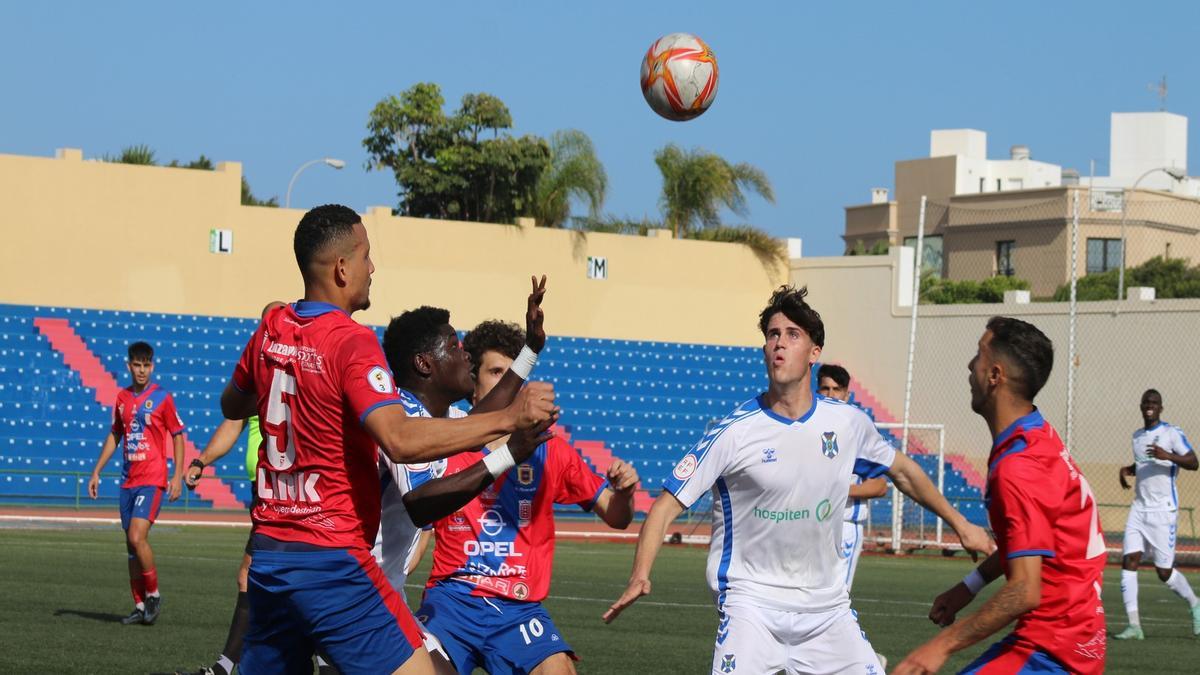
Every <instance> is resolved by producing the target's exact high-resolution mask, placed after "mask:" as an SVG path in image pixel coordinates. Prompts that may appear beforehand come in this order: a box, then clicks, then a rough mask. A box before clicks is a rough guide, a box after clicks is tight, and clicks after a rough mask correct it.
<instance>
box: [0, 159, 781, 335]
mask: <svg viewBox="0 0 1200 675" xmlns="http://www.w3.org/2000/svg"><path fill="white" fill-rule="evenodd" d="M0 184H3V185H4V186H5V189H4V191H3V192H0V213H2V214H3V219H4V222H5V227H4V231H5V237H6V242H5V244H6V245H5V246H4V249H3V252H0V289H3V290H0V302H9V303H17V304H51V305H64V306H70V307H88V308H97V309H123V310H138V311H155V312H180V313H192V314H213V315H222V316H243V317H252V316H257V314H258V312H259V311H260V310H261V308H262V306H263V305H264V304H265V303H266V302H268V301H270V300H275V299H283V300H288V299H294V298H297V297H299V296H300V295H301V293H302V290H303V289H302V287H301V285H300V277H299V274H298V273H297V271H296V264H295V259H294V258H293V256H292V232H293V230H294V228H295V225H296V223H297V222H298V221H299V219H300V217H301V216H302V215H303V211H302V210H299V209H276V208H264V207H247V206H242V205H241V203H240V195H241V165H240V164H238V163H236V162H223V163H221V164H219V165H218V166H217V169H216V170H215V171H200V170H191V169H178V168H167V167H153V166H134V165H126V164H113V163H106V162H97V161H84V159H83V155H82V152H81V151H80V150H76V149H64V150H60V151H58V153H57V156H56V157H55V158H42V157H28V156H16V155H0ZM363 222H364V224H365V225H366V227H367V230H368V232H369V234H370V236H371V241H372V257H373V259H374V262H375V265H376V273H375V277H374V283H373V286H372V301H373V303H374V304H373V306H372V308H371V309H370V310H368V311H366V312H364V313H362V314H360V315H358V318H359V319H360V320H361V321H363V322H365V323H371V324H383V323H386V322H387V320H388V318H389V317H390V316H392V315H394V314H398V313H400V312H401V311H403V310H405V309H409V308H412V307H414V306H416V305H419V304H432V305H440V306H444V307H447V308H449V309H451V310H452V311H453V321H454V323H455V324H456V326H457V327H458V328H469V327H470V326H472V325H474V324H475V323H476V322H478V321H480V320H482V319H485V318H493V317H499V318H505V319H509V320H520V319H521V317H522V316H523V315H524V305H525V296H526V295H527V294H528V292H529V276H530V275H531V274H543V273H544V274H547V275H549V277H550V280H551V286H550V289H551V290H550V295H549V296H548V297H547V300H546V304H547V312H548V313H550V322H549V325H548V326H547V327H548V328H549V329H550V330H552V331H554V332H555V333H557V334H560V335H573V336H578V337H603V338H620V339H641V340H664V341H674V342H694V343H695V342H700V343H710V344H725V345H753V344H760V340H761V338H760V336H759V335H758V334H757V329H756V327H755V315H756V314H757V312H758V311H759V310H760V309H761V307H762V305H763V303H764V302H765V301H766V298H767V297H768V296H769V295H770V293H771V290H772V289H773V288H774V287H776V286H777V285H779V284H780V283H782V282H783V281H784V279H785V278H786V270H784V269H768V268H767V267H765V266H764V264H763V263H762V262H760V261H759V259H758V258H757V257H756V256H755V255H754V254H753V253H752V252H751V251H750V250H749V249H747V248H746V247H744V246H742V245H738V244H721V243H711V242H700V241H690V240H675V239H672V238H671V237H670V233H669V232H654V233H652V236H648V237H636V236H624V235H615V234H602V233H592V234H583V233H579V232H574V231H568V230H555V229H546V228H535V227H529V226H528V225H529V223H526V225H527V226H518V225H494V224H484V223H465V222H456V221H439V220H426V219H416V218H400V217H394V216H392V215H391V210H390V209H389V208H387V207H372V208H369V209H368V210H367V213H365V214H364V216H363ZM213 229H226V230H230V231H232V233H233V250H232V253H230V254H214V253H210V252H209V236H210V231H211V230H213ZM589 256H595V257H602V258H605V260H606V264H607V267H606V271H607V278H606V279H603V280H600V279H592V278H588V274H587V271H588V258H589ZM551 312H552V313H551Z"/></svg>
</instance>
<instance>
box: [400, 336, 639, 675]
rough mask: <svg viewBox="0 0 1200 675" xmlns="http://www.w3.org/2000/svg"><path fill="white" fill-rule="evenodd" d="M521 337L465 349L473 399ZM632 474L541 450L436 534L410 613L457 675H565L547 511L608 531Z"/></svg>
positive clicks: (561, 445) (559, 445) (462, 461)
mask: <svg viewBox="0 0 1200 675" xmlns="http://www.w3.org/2000/svg"><path fill="white" fill-rule="evenodd" d="M523 342H524V338H523V336H522V335H521V330H520V328H518V327H517V326H515V325H512V324H506V323H503V322H498V321H490V322H484V323H483V324H480V325H479V326H477V327H476V328H475V329H474V330H472V331H471V332H470V333H468V334H467V337H466V340H465V341H464V346H465V347H466V349H467V351H468V352H470V353H471V356H472V362H473V364H474V366H476V367H477V368H478V371H477V374H476V384H475V395H474V400H476V401H478V400H480V399H481V398H483V397H484V396H486V395H487V393H488V392H489V391H490V390H491V389H492V387H493V386H495V384H496V383H497V382H498V381H499V379H500V378H501V377H503V376H504V374H505V373H506V372H507V371H508V369H509V367H510V366H511V365H512V363H513V360H514V359H515V358H517V357H518V356H519V352H520V349H521V345H522V343H523ZM488 452H489V450H488V449H487V448H485V449H484V450H483V451H481V452H464V453H461V454H459V455H455V456H453V457H450V458H449V459H447V460H446V469H445V475H447V476H451V475H454V474H455V473H458V472H460V471H464V470H466V469H468V468H469V467H471V466H472V465H473V464H475V463H476V462H478V461H479V460H480V458H481V457H484V456H485V455H487V453H488ZM637 483H638V476H637V472H636V471H635V470H634V469H633V467H632V466H630V465H629V464H627V463H625V462H623V461H621V460H620V459H614V461H613V463H612V465H611V466H610V467H608V470H607V472H606V476H600V475H597V474H596V473H595V472H594V471H593V470H592V469H591V467H589V466H588V465H587V463H586V462H584V460H583V458H582V457H580V455H579V453H578V452H576V451H575V450H574V448H572V447H571V446H570V445H569V444H567V443H566V442H565V441H563V440H562V439H560V438H557V437H556V438H552V439H550V440H549V441H548V442H546V443H545V444H543V445H541V446H539V447H538V448H537V449H536V450H535V451H534V453H533V456H532V457H530V458H529V459H528V460H526V461H524V462H521V463H520V464H519V465H517V466H516V467H514V468H513V469H511V470H509V471H508V472H507V473H506V474H505V475H504V476H502V477H501V478H499V479H497V480H496V481H495V482H494V483H492V485H490V486H489V487H488V489H487V490H485V491H484V492H483V493H482V494H480V495H479V496H478V497H476V498H475V499H473V500H472V501H471V502H470V503H468V504H467V505H466V506H464V507H462V508H461V509H459V510H458V511H457V512H455V513H453V514H452V515H450V516H449V517H447V518H443V519H441V520H439V521H437V522H436V523H435V525H434V530H435V539H436V542H437V543H436V546H435V548H434V559H433V569H432V571H431V572H430V575H429V582H428V584H427V586H426V589H425V597H424V600H423V601H422V603H421V607H420V609H418V610H417V615H418V617H419V618H420V619H421V620H422V621H423V622H424V624H425V627H426V629H428V630H429V631H430V632H431V633H433V634H434V635H435V636H437V638H438V639H439V640H440V641H441V643H442V646H443V647H444V649H445V650H446V652H447V653H448V654H449V656H450V658H451V660H452V661H453V662H454V666H455V668H456V669H457V670H458V672H459V673H471V672H472V671H473V670H474V669H475V668H477V667H482V668H483V669H484V670H487V671H488V672H492V673H531V672H534V671H535V670H536V671H537V672H539V673H543V674H549V673H571V672H574V665H573V664H572V663H571V660H570V658H569V656H573V655H574V654H573V651H572V650H571V646H570V645H569V644H568V643H567V641H566V639H564V637H563V636H562V635H561V633H560V632H559V630H558V628H557V627H556V626H555V625H554V621H553V620H552V619H551V618H550V615H549V614H548V613H547V612H546V610H545V608H544V607H543V606H542V604H541V601H542V600H543V599H544V598H545V597H546V595H547V593H548V592H549V590H550V574H551V571H552V567H553V562H554V514H553V506H554V504H573V505H578V506H579V507H581V508H583V509H584V510H585V511H594V512H595V513H596V514H598V515H599V516H600V517H601V519H603V520H604V522H605V523H607V524H608V525H609V526H611V527H614V528H618V529H624V528H626V527H628V525H629V523H630V522H631V521H632V519H633V493H634V489H635V488H636V487H637Z"/></svg>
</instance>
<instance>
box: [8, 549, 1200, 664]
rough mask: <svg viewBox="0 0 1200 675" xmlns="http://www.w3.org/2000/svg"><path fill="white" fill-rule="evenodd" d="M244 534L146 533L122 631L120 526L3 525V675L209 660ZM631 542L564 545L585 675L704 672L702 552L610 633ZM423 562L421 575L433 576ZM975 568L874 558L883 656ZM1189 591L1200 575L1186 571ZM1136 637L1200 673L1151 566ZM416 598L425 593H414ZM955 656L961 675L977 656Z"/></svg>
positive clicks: (567, 610) (666, 561)
mask: <svg viewBox="0 0 1200 675" xmlns="http://www.w3.org/2000/svg"><path fill="white" fill-rule="evenodd" d="M245 538H246V533H245V530H242V529H223V528H214V527H166V526H162V525H159V526H157V527H155V528H154V530H153V531H152V533H151V543H152V544H153V545H154V548H155V553H156V554H157V558H158V569H159V579H160V582H161V587H162V592H163V597H164V604H163V614H162V617H161V618H160V619H159V623H158V624H157V625H155V626H153V627H146V626H121V625H120V624H119V623H116V619H117V618H119V617H120V616H123V615H124V614H126V613H127V612H128V611H129V605H130V599H129V591H128V580H127V575H126V571H125V549H124V545H123V543H122V540H121V533H120V530H119V529H118V528H116V527H115V526H110V527H99V528H94V529H59V528H42V529H28V528H24V527H9V528H5V529H0V570H3V574H2V575H0V598H2V599H3V600H2V601H0V625H2V629H0V672H5V673H27V672H29V673H31V672H41V673H139V672H140V673H148V672H157V671H171V670H173V669H175V668H181V667H189V668H195V667H197V666H199V665H200V664H202V663H210V662H211V661H212V660H213V659H214V658H215V656H216V654H217V651H218V650H219V649H220V648H221V646H222V645H223V644H224V641H225V632H226V629H227V627H228V622H229V617H230V613H231V611H232V608H233V601H234V599H235V597H234V592H235V587H234V574H235V572H236V570H237V565H238V561H239V559H240V557H241V551H242V547H243V546H244V545H245ZM632 556H633V546H632V544H612V543H577V542H560V543H559V546H558V554H557V559H556V564H555V578H554V583H553V587H552V589H551V597H550V598H549V599H548V600H547V602H546V604H547V606H548V608H549V611H550V614H551V616H553V617H554V619H555V622H556V623H557V624H558V627H559V629H560V630H561V631H562V633H563V635H564V636H565V637H566V639H567V640H568V641H570V643H571V644H572V645H573V646H574V647H575V648H576V649H577V650H578V651H579V653H580V655H581V656H582V657H583V661H582V662H581V663H580V664H579V666H578V668H579V671H580V672H581V673H705V672H708V667H709V663H710V659H711V654H712V642H713V637H714V635H715V630H716V618H715V612H714V610H713V607H712V603H711V600H710V597H709V594H708V591H707V589H706V587H705V584H704V559H705V550H704V549H702V548H690V547H689V548H683V547H666V548H664V549H663V552H662V554H661V556H660V557H659V560H658V564H657V565H656V567H655V574H654V578H653V581H654V592H653V594H652V595H651V596H649V597H647V598H643V599H642V600H641V601H640V602H639V603H638V604H637V605H635V606H634V607H633V608H632V609H630V610H629V611H627V612H626V613H625V614H624V615H623V616H622V617H621V618H620V619H619V620H618V621H617V622H616V623H614V624H613V625H611V626H605V625H604V624H602V623H601V621H600V615H601V613H602V612H603V611H604V609H605V608H606V607H607V606H608V605H609V603H611V602H612V601H613V600H614V599H615V598H616V597H617V596H618V595H619V594H620V592H621V590H622V589H623V588H624V583H625V579H626V578H627V577H628V574H629V567H630V563H631V562H632ZM427 569H428V562H426V565H425V566H423V567H422V569H421V570H418V572H417V574H416V575H415V577H414V578H415V579H417V580H424V578H425V572H426V570H427ZM967 569H968V564H967V562H965V560H964V559H963V558H962V557H961V556H959V557H958V558H956V559H950V560H948V559H942V558H940V557H924V556H921V557H910V558H885V557H876V556H865V557H864V558H863V560H862V562H861V563H860V565H859V570H858V576H857V579H856V582H855V587H854V593H853V604H854V607H855V609H857V610H858V612H859V618H860V621H861V623H862V626H863V629H864V630H865V631H866V632H867V635H868V636H869V637H870V639H871V642H872V643H873V644H874V646H875V649H876V650H877V651H879V652H882V653H883V654H884V655H886V656H887V657H888V659H889V660H890V661H891V663H892V664H895V663H897V662H898V661H899V659H901V658H902V657H903V656H904V654H906V653H907V652H908V651H909V650H910V649H911V648H913V647H915V646H916V645H917V644H919V643H921V642H922V641H924V640H926V639H928V638H929V637H930V636H931V635H933V633H934V631H935V627H934V626H933V625H932V624H930V623H929V621H928V620H927V619H926V618H925V614H926V612H927V611H928V603H929V602H930V600H932V598H933V596H934V595H935V594H936V593H938V592H940V591H941V590H943V589H944V588H945V587H948V585H949V584H950V583H952V582H953V581H954V580H956V579H959V578H961V577H962V575H963V574H964V573H965V572H966V570H967ZM1118 576H1119V573H1118V571H1117V569H1116V568H1109V570H1108V571H1107V572H1106V574H1105V587H1104V599H1105V608H1106V609H1107V611H1108V616H1109V627H1110V629H1120V628H1121V627H1123V626H1124V620H1125V613H1124V610H1123V609H1122V607H1121V596H1120V590H1119V588H1118V586H1117V584H1118ZM1190 577H1191V581H1192V583H1193V584H1196V583H1198V582H1200V574H1197V573H1191V574H1190ZM1140 581H1141V606H1142V617H1143V618H1142V623H1143V626H1144V627H1145V629H1146V633H1147V639H1146V641H1145V642H1141V643H1129V642H1115V641H1110V642H1109V651H1108V654H1109V658H1108V664H1109V668H1108V672H1110V673H1133V672H1155V673H1168V672H1170V673H1184V672H1192V673H1194V672H1197V669H1198V668H1200V667H1198V666H1197V665H1196V664H1197V663H1200V640H1197V639H1196V638H1193V637H1192V635H1191V626H1190V620H1189V615H1188V613H1187V609H1186V608H1185V607H1184V605H1183V603H1182V602H1181V601H1180V600H1179V599H1178V598H1176V597H1175V596H1174V595H1173V594H1171V593H1170V591H1169V590H1167V589H1166V587H1165V586H1164V585H1163V584H1162V583H1160V582H1159V581H1158V580H1157V578H1156V577H1155V576H1154V574H1153V572H1152V571H1150V570H1145V571H1143V572H1142V574H1141V577H1140ZM408 594H409V597H410V599H415V598H417V597H418V594H419V590H417V589H415V588H411V587H410V588H409V589H408ZM985 646H986V645H979V646H977V647H975V648H973V649H970V650H968V651H966V652H964V653H962V654H961V655H959V656H957V657H956V658H954V659H953V660H951V661H950V663H949V664H947V667H946V668H945V669H944V670H943V672H955V671H956V670H957V669H958V668H960V667H962V666H963V665H965V664H966V663H967V662H968V661H969V660H970V659H972V658H974V657H975V656H976V655H977V654H979V653H980V652H981V651H982V650H983V649H984V648H985Z"/></svg>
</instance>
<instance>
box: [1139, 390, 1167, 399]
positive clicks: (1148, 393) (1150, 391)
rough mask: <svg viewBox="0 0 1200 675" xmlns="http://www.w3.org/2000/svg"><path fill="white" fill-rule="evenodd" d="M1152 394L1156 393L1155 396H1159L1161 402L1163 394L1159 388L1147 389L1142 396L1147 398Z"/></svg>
mask: <svg viewBox="0 0 1200 675" xmlns="http://www.w3.org/2000/svg"><path fill="white" fill-rule="evenodd" d="M1150 394H1154V395H1155V396H1157V397H1158V400H1159V402H1162V394H1160V393H1158V390H1157V389H1147V390H1146V391H1143V392H1142V398H1143V399H1145V398H1146V397H1147V396H1149V395H1150Z"/></svg>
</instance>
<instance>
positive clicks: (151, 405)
mask: <svg viewBox="0 0 1200 675" xmlns="http://www.w3.org/2000/svg"><path fill="white" fill-rule="evenodd" d="M144 407H145V408H146V410H154V401H153V400H151V399H146V405H145V406H144ZM1156 440H1157V439H1156Z"/></svg>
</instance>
